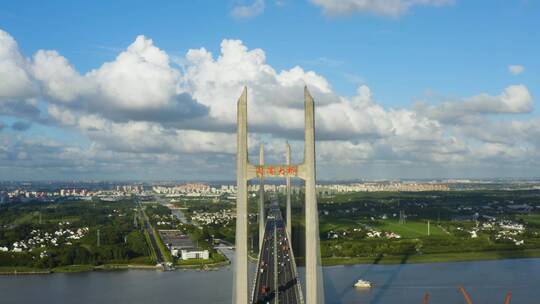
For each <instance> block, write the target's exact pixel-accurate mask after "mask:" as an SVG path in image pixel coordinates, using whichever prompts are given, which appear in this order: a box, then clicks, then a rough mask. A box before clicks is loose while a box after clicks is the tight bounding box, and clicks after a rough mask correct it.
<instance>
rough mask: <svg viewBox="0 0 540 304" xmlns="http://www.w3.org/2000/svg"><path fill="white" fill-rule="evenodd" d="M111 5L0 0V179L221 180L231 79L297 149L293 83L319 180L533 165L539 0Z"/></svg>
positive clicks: (473, 172)
mask: <svg viewBox="0 0 540 304" xmlns="http://www.w3.org/2000/svg"><path fill="white" fill-rule="evenodd" d="M30 2H32V1H30ZM126 4H127V2H121V1H120V2H117V3H115V4H113V5H108V6H105V2H94V3H91V4H90V3H87V4H80V3H79V4H75V3H67V2H66V3H61V2H58V3H48V4H42V3H39V4H38V5H33V6H25V4H24V1H23V2H15V1H13V2H11V3H6V4H5V5H3V7H2V8H1V9H0V180H48V179H49V180H90V179H96V180H98V179H105V180H122V179H133V180H175V179H183V180H233V179H234V172H235V168H234V163H235V160H234V151H235V149H236V146H235V144H234V137H235V136H234V132H235V126H234V122H235V120H236V115H235V110H236V108H235V104H234V101H235V100H236V98H237V96H238V95H239V94H240V92H241V90H242V88H243V86H248V88H249V89H250V92H249V95H250V96H251V99H250V109H249V112H250V113H251V114H250V120H249V125H250V130H249V132H250V134H254V135H253V136H251V137H250V138H249V146H250V147H251V148H250V151H249V155H250V159H251V161H253V162H257V160H258V157H257V154H258V149H257V147H258V145H259V144H260V143H264V144H265V148H266V151H265V154H266V155H267V160H268V161H269V162H270V163H282V162H283V161H284V160H285V155H284V153H283V142H284V141H285V140H288V141H289V142H290V143H291V147H292V161H293V162H298V161H299V160H301V158H302V155H301V151H303V144H302V140H301V139H302V126H303V123H304V122H303V119H298V117H300V118H302V117H303V115H301V112H302V109H301V108H298V104H300V102H301V100H302V95H301V94H299V93H298V92H302V88H303V86H304V85H307V86H308V88H309V89H310V91H311V92H312V94H313V96H314V98H315V101H316V107H317V113H316V114H317V116H316V125H317V140H318V145H317V152H318V155H317V160H318V167H317V172H318V179H319V180H345V179H366V180H369V179H381V178H386V179H395V178H411V179H420V178H427V179H430V178H486V177H502V178H505V177H506V178H526V177H538V173H537V172H538V170H537V168H538V164H539V163H540V141H539V139H540V133H539V132H540V131H539V130H540V117H539V112H538V109H537V108H536V106H535V101H536V97H537V96H538V92H539V89H538V83H540V82H539V80H540V79H539V77H540V76H539V75H540V73H538V69H539V68H540V63H539V61H538V59H537V57H535V54H537V53H539V52H540V44H539V43H538V42H535V41H538V39H535V38H538V35H539V34H538V33H537V31H535V28H538V25H539V24H538V22H539V21H538V20H539V18H538V17H539V16H538V14H539V13H538V12H539V11H540V10H538V8H539V5H538V3H534V2H532V1H516V2H512V3H509V2H505V3H503V2H497V3H493V2H488V1H475V3H468V2H465V1H463V0H455V1H445V0H430V1H402V0H396V1H390V2H389V1H371V2H365V1H357V0H346V1H334V0H312V1H297V2H293V1H263V0H255V1H223V3H220V4H215V3H212V4H210V2H204V1H203V2H200V3H197V4H173V3H172V2H169V3H167V4H164V5H161V6H156V5H144V4H134V5H128V6H126ZM62 17H63V18H62ZM73 20H77V22H73ZM456 21H459V22H456ZM503 21H504V22H503ZM502 38H504V39H502ZM411 74H413V75H411ZM299 113H300V115H299ZM231 139H232V140H231ZM231 143H232V144H231Z"/></svg>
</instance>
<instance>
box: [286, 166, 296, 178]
mask: <svg viewBox="0 0 540 304" xmlns="http://www.w3.org/2000/svg"><path fill="white" fill-rule="evenodd" d="M297 173H298V170H297V168H296V166H287V175H289V176H291V175H292V176H295V175H296V174H297Z"/></svg>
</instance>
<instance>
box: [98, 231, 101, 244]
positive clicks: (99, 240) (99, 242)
mask: <svg viewBox="0 0 540 304" xmlns="http://www.w3.org/2000/svg"><path fill="white" fill-rule="evenodd" d="M100 245H101V239H100V234H99V229H98V230H97V246H98V247H99V246H100Z"/></svg>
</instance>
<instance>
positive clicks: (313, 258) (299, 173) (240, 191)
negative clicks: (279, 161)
mask: <svg viewBox="0 0 540 304" xmlns="http://www.w3.org/2000/svg"><path fill="white" fill-rule="evenodd" d="M237 114H238V116H237V154H236V181H237V195H236V264H235V273H234V295H233V297H234V299H233V302H234V303H236V304H248V301H249V300H248V298H249V296H248V289H249V287H248V250H247V249H248V247H247V234H248V208H247V198H248V193H247V182H248V180H250V179H254V178H259V180H260V181H261V184H260V185H261V187H262V186H263V185H262V184H263V183H262V179H263V178H267V177H281V178H286V179H287V213H286V216H287V228H286V229H287V233H288V238H290V234H291V231H290V227H291V219H292V215H291V210H290V178H291V177H298V178H301V179H303V180H304V181H305V195H306V197H305V225H306V226H305V232H306V235H305V242H306V246H305V248H306V254H305V263H306V297H305V298H306V303H307V304H321V303H324V290H323V282H322V280H323V278H322V268H321V257H320V245H319V214H318V210H317V197H316V190H315V185H316V170H315V103H314V100H313V97H312V96H311V94H310V93H309V91H308V89H307V87H305V88H304V115H305V127H304V134H305V145H304V161H303V162H302V163H301V164H298V165H293V164H291V161H290V147H289V145H288V144H287V161H286V164H284V165H272V164H265V163H264V156H263V153H264V152H263V148H262V146H261V150H260V163H259V165H257V166H256V165H253V164H251V163H250V162H249V160H248V146H247V88H244V90H243V92H242V95H241V96H240V98H239V99H238V104H237ZM263 189H264V188H263ZM263 191H264V190H263ZM263 195H264V193H263V192H261V201H260V206H259V208H260V207H261V206H263V208H264V200H263ZM263 212H264V211H263ZM259 213H260V214H259V215H261V213H262V212H261V211H260V209H259ZM259 225H260V223H259ZM259 228H260V227H259ZM260 233H261V232H259V235H260ZM263 234H264V230H263Z"/></svg>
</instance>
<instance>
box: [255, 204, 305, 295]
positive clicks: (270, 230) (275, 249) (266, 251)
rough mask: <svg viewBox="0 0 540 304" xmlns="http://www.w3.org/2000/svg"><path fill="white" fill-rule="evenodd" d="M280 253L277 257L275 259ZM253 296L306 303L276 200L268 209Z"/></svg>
mask: <svg viewBox="0 0 540 304" xmlns="http://www.w3.org/2000/svg"><path fill="white" fill-rule="evenodd" d="M276 256H277V260H275V259H274V257H276ZM276 266H277V267H276ZM276 282H277V284H276ZM276 285H277V286H278V288H277V295H278V296H277V299H276V288H275V286H276ZM252 299H253V300H252V302H253V303H256V304H259V303H261V304H266V303H287V304H288V303H291V304H292V303H294V304H296V303H303V300H302V292H301V290H300V285H299V282H298V278H297V271H296V264H295V262H294V258H293V255H292V252H291V247H290V242H289V240H288V238H287V233H286V231H285V224H284V222H283V217H282V215H281V212H280V210H279V208H278V206H277V201H275V199H274V200H273V202H272V204H271V206H270V208H269V210H268V218H267V221H266V225H265V233H264V239H263V246H262V249H261V252H260V254H259V261H258V267H257V274H256V280H255V287H254V289H253V298H252Z"/></svg>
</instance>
